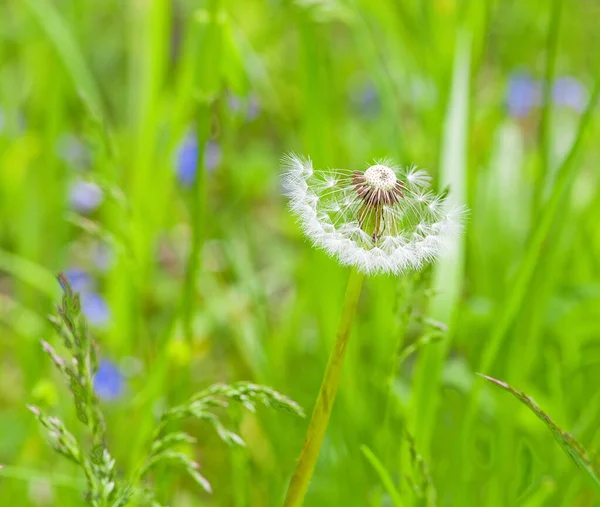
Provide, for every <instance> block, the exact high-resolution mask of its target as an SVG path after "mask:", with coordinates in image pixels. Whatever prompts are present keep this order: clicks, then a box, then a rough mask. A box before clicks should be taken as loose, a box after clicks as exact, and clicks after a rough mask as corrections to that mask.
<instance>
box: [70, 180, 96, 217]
mask: <svg viewBox="0 0 600 507" xmlns="http://www.w3.org/2000/svg"><path fill="white" fill-rule="evenodd" d="M103 199H104V194H103V193H102V189H101V188H100V187H99V186H98V185H96V184H95V183H90V182H87V181H82V180H78V181H76V182H75V183H74V184H73V185H72V186H71V189H70V191H69V203H70V204H71V207H72V208H73V209H74V210H75V211H78V212H80V213H84V214H87V213H91V212H93V211H94V210H95V209H96V208H98V206H100V204H102V201H103Z"/></svg>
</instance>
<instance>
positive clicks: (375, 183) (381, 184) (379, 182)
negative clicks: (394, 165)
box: [365, 164, 397, 192]
mask: <svg viewBox="0 0 600 507" xmlns="http://www.w3.org/2000/svg"><path fill="white" fill-rule="evenodd" d="M396 181H397V180H396V175H395V174H394V171H392V170H391V169H390V168H389V167H386V166H384V165H379V164H378V165H372V166H371V167H369V168H368V169H367V170H366V171H365V182H366V184H367V185H368V186H370V187H371V188H373V189H375V190H384V191H386V192H389V191H390V190H393V189H394V187H395V186H396Z"/></svg>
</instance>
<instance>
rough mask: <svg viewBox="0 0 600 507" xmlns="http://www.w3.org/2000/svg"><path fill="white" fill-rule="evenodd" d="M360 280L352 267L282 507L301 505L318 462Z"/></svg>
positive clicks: (361, 276)
mask: <svg viewBox="0 0 600 507" xmlns="http://www.w3.org/2000/svg"><path fill="white" fill-rule="evenodd" d="M363 279H364V275H362V274H360V273H358V272H357V271H355V270H352V272H351V273H350V278H349V280H348V287H347V288H346V296H345V298H344V308H343V310H342V317H341V320H340V324H339V327H338V330H337V335H336V339H335V344H334V347H333V350H332V351H331V355H330V356H329V362H328V364H327V370H326V371H325V376H324V378H323V382H322V383H321V388H320V390H319V396H318V398H317V402H316V404H315V408H314V409H313V413H312V416H311V418H310V423H309V425H308V430H307V432H306V438H305V440H304V446H303V447H302V452H301V453H300V457H299V458H298V463H297V464H296V469H295V470H294V475H293V476H292V479H291V481H290V485H289V488H288V491H287V495H286V498H285V502H284V507H300V506H301V505H302V503H303V502H304V496H305V495H306V490H307V489H308V485H309V484H310V480H311V478H312V475H313V471H314V469H315V465H316V464H317V459H318V457H319V451H320V450H321V444H322V443H323V438H324V437H325V432H326V430H327V425H328V423H329V417H330V416H331V409H332V407H333V402H334V400H335V394H336V392H337V388H338V384H339V381H340V374H341V371H342V366H343V364H344V357H345V355H346V347H347V345H348V338H349V337H350V330H351V329H352V322H353V320H354V313H355V312H356V305H357V303H358V298H359V297H360V292H361V288H362V283H363Z"/></svg>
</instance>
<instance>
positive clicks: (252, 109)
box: [246, 95, 260, 121]
mask: <svg viewBox="0 0 600 507" xmlns="http://www.w3.org/2000/svg"><path fill="white" fill-rule="evenodd" d="M259 114H260V100H258V97H257V96H256V95H251V96H250V98H249V99H248V111H247V112H246V120H247V121H252V120H255V119H256V118H257V117H258V115H259Z"/></svg>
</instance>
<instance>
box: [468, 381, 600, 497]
mask: <svg viewBox="0 0 600 507" xmlns="http://www.w3.org/2000/svg"><path fill="white" fill-rule="evenodd" d="M478 375H480V376H481V377H483V378H484V379H486V380H488V381H490V382H491V383H493V384H496V385H497V386H500V387H501V388H502V389H505V390H506V391H508V392H509V393H511V394H512V395H513V396H515V397H516V398H517V399H518V400H519V401H520V402H521V403H523V404H524V405H525V406H527V407H528V408H529V409H530V410H531V411H532V412H533V413H534V414H535V415H536V416H537V417H538V418H539V419H541V420H542V421H543V422H544V424H545V425H546V426H547V427H548V429H549V430H550V431H551V432H552V435H554V438H555V439H556V441H557V442H558V444H559V445H560V446H561V447H562V448H563V450H564V451H565V453H566V454H567V455H568V456H569V457H570V458H571V459H572V460H573V461H574V462H575V464H576V465H577V466H578V467H579V468H580V469H581V470H583V471H584V472H585V473H586V474H587V475H588V477H589V478H590V479H591V480H592V482H593V483H594V485H595V486H596V488H597V489H598V491H600V473H599V472H598V470H596V468H595V467H594V465H593V464H592V461H591V460H590V458H589V456H588V453H587V451H586V450H585V448H584V447H583V446H582V445H581V444H580V443H579V442H578V441H577V440H575V439H574V438H573V437H572V436H571V435H569V433H567V432H566V431H563V430H562V429H561V428H559V427H558V425H557V424H556V423H555V422H554V421H553V420H552V419H551V418H550V416H549V415H548V414H546V413H545V412H544V411H543V410H542V409H541V408H540V407H539V406H538V405H537V404H536V403H535V402H534V401H533V399H532V398H531V397H529V396H527V395H526V394H525V393H524V392H522V391H517V390H516V389H515V388H514V387H512V386H510V385H509V384H507V383H506V382H503V381H502V380H498V379H496V378H494V377H489V376H487V375H483V374H481V373H479V374H478Z"/></svg>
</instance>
